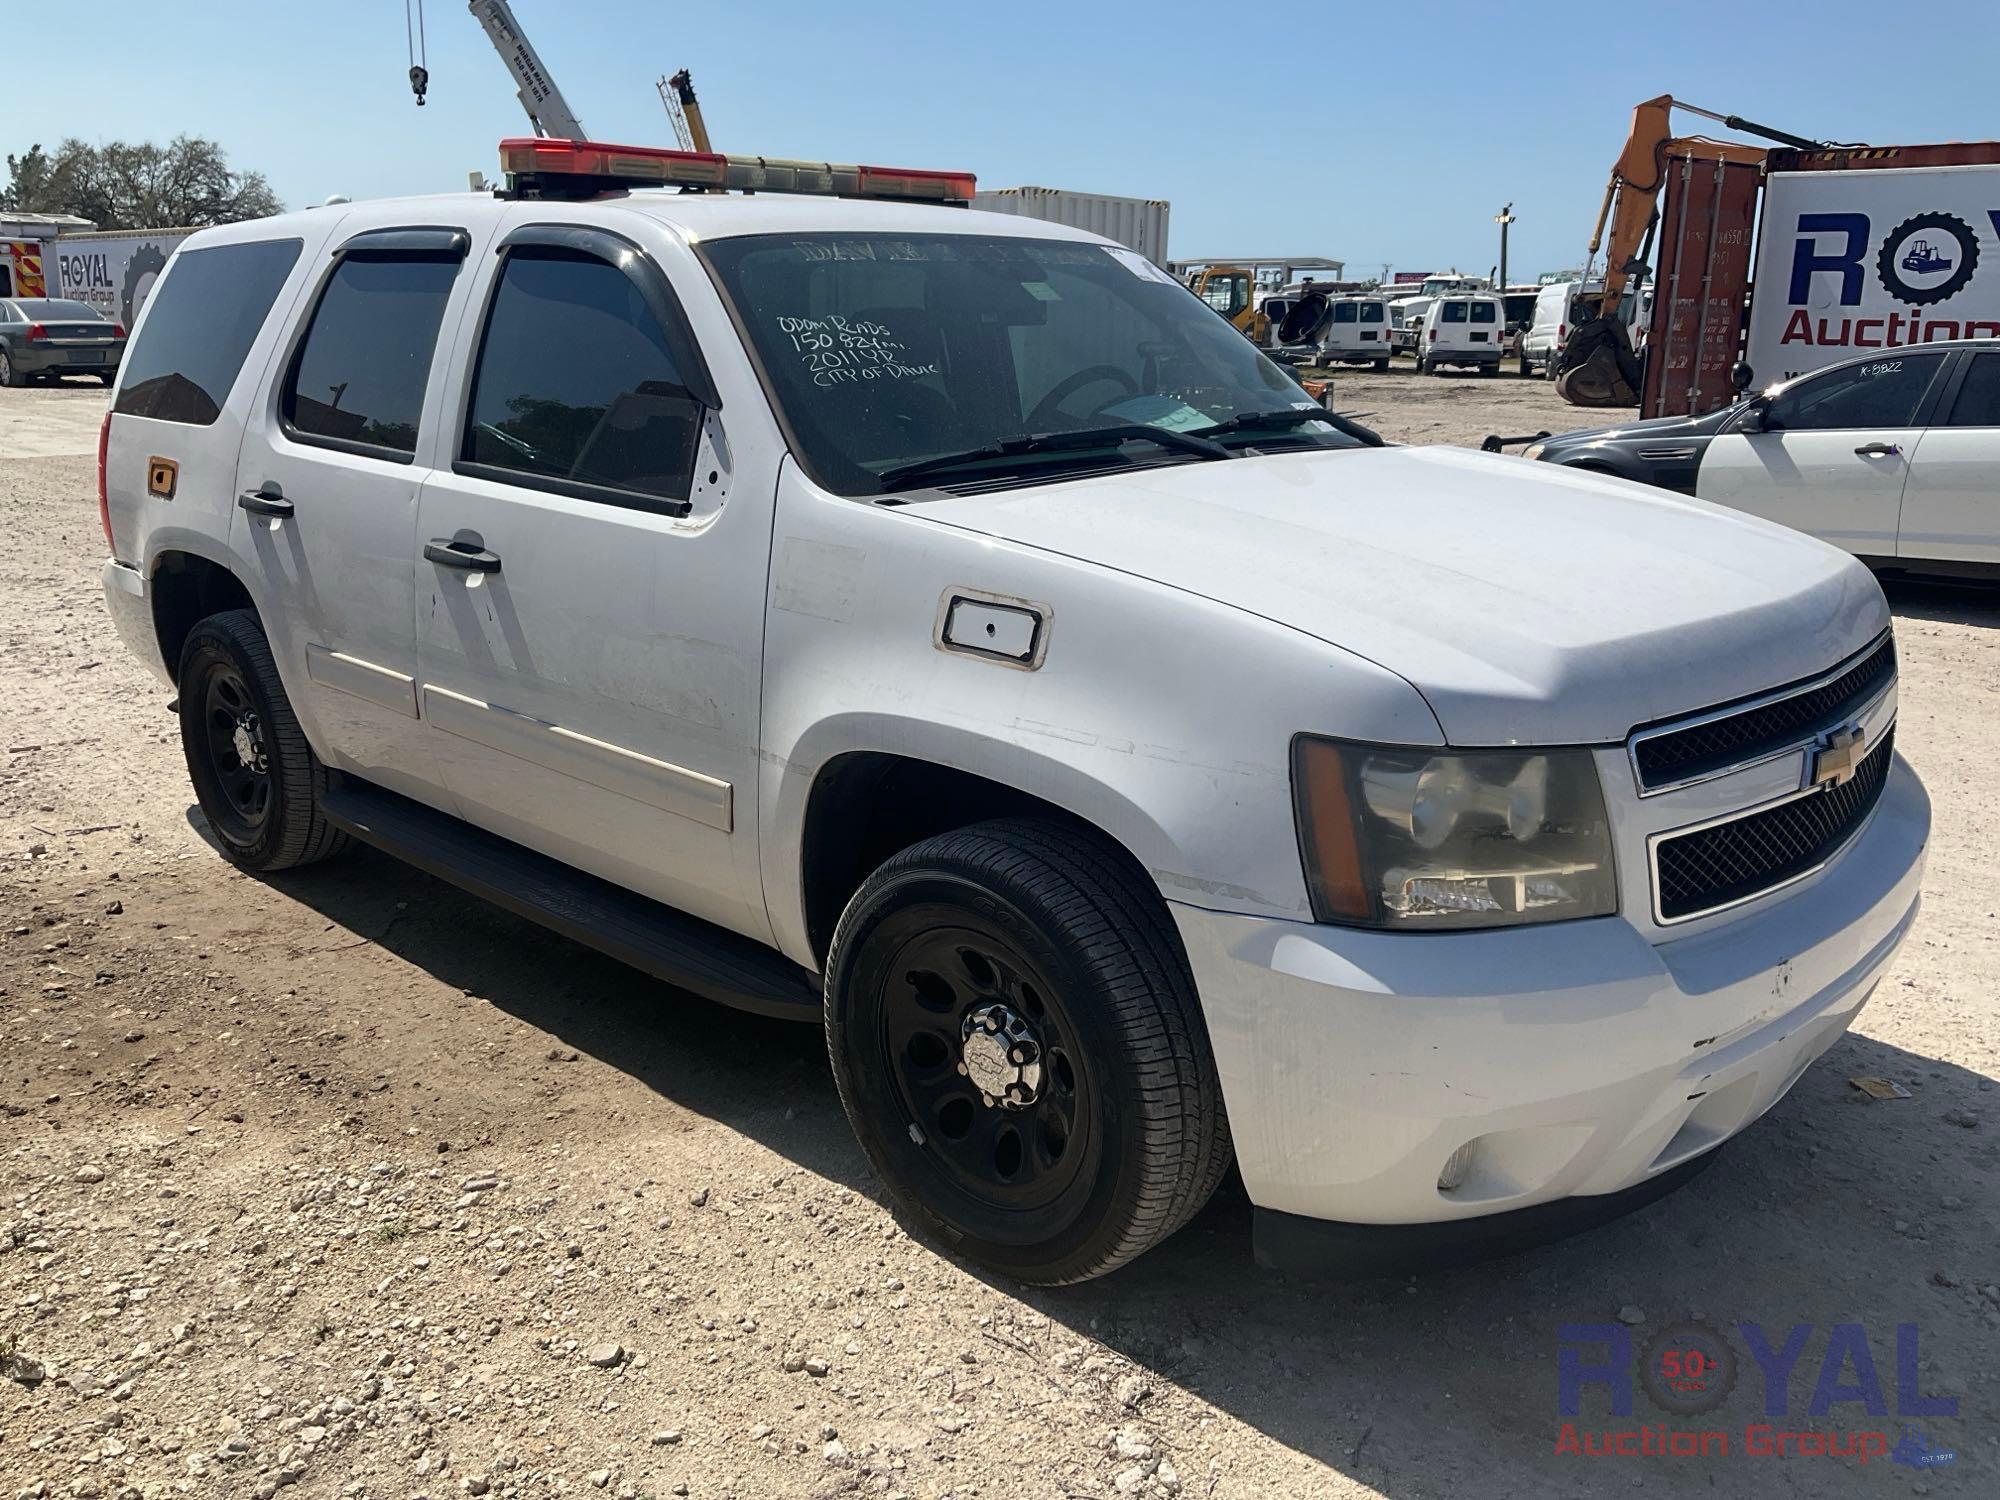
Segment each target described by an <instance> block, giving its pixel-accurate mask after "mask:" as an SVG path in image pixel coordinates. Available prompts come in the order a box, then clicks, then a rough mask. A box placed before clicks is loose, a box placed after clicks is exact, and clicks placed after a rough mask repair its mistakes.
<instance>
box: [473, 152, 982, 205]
mask: <svg viewBox="0 0 2000 1500" xmlns="http://www.w3.org/2000/svg"><path fill="white" fill-rule="evenodd" d="M500 168H501V170H502V171H504V172H505V173H506V174H507V176H508V178H509V179H510V183H509V185H510V188H511V189H512V190H513V191H514V192H516V193H524V194H533V195H536V196H541V197H576V196H587V195H590V194H593V193H601V192H607V191H611V190H615V189H618V188H632V187H680V188H692V189H698V190H699V189H710V190H724V189H732V188H733V189H735V190H736V191H738V192H744V193H817V194H822V195H827V196H832V197H839V198H891V199H896V200H899V201H902V202H906V203H943V204H950V205H954V206H957V207H963V206H965V205H966V204H968V203H970V202H971V201H972V191H973V185H974V178H973V175H972V173H970V172H933V171H926V170H923V169H920V168H915V167H866V166H841V165H838V164H836V163H834V162H824V161H782V160H779V159H777V158H775V157H768V156H726V155H724V154H722V153H721V152H717V151H669V150H666V149H664V148H663V147H659V146H612V145H606V144H604V143H603V142H600V141H565V140H559V139H553V138H550V137H545V136H510V137H509V138H508V139H506V140H504V141H502V142H501V143H500Z"/></svg>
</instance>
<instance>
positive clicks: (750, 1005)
mask: <svg viewBox="0 0 2000 1500" xmlns="http://www.w3.org/2000/svg"><path fill="white" fill-rule="evenodd" d="M330 779H331V780H332V781H333V785H332V786H330V787H329V788H328V789H327V791H326V794H325V796H324V798H323V800H322V802H321V810H322V811H323V812H324V813H325V815H326V818H327V821H328V822H330V823H332V824H333V825H334V826H335V827H336V828H341V829H344V830H345V831H346V832H348V833H350V834H352V835H353V836H354V837H355V838H357V839H360V840H361V841H362V842H363V843H365V844H373V845H374V846H375V847H376V848H377V849H380V850H382V851H383V852H385V853H388V854H393V855H394V856H395V857H396V858H398V859H400V860H403V861H404V862H405V863H408V864H412V865H415V866H416V867H417V868H418V869H420V870H422V871H424V872H425V873H426V874H429V875H435V876H437V877H438V878H439V879H440V880H448V881H450V882H451V883H452V884H453V885H455V886H458V887H460V888H461V889H463V890H467V891H470V892H471V893H472V894H473V895H475V896H479V897H481V898H483V899H485V900H487V901H490V902H492V903H493V904H494V905H495V906H499V907H504V908H505V909H506V910H508V911H511V912H513V913H514V914H515V915H516V916H520V917H526V918H527V919H528V920H529V921H531V922H539V923H541V925H542V926H544V927H547V928H550V929H551V930H553V931H555V932H559V933H561V934H562V935H563V936H564V937H566V938H570V939H573V940H574V941H576V942H579V943H582V944H584V945H585V946H586V947H590V948H595V949H597V950H598V951H599V952H602V953H608V954H609V955H610V956H611V957H613V958H615V959H618V960H620V961H621V962H624V963H628V964H630V965H631V966H632V967H633V968H635V969H641V970H644V971H645V972H646V973H648V974H651V975H652V976H653V977H654V978H656V979H663V980H665V981H666V982H667V983H669V984H672V985H677V986H679V987H680V988H681V989H684V990H691V991H693V992H694V993H695V994H697V995H700V996H702V997H703V998H704V999H708V1000H714V1001H716V1002H718V1003H720V1004H722V1005H729V1006H734V1007H735V1008H736V1009H738V1010H747V1011H753V1012H755V1013H756V1014H758V1015H761V1016H782V1017H784V1018H785V1019H787V1020H794V1021H812V1022H817V1021H818V1020H819V1019H820V1002H819V977H818V976H817V975H815V974H812V973H810V972H808V971H807V970H805V969H802V968H800V967H799V966H798V965H797V964H795V963H793V962H792V961H791V960H790V959H788V958H786V957H785V956H784V955H783V954H780V953H777V952H775V951H773V950H772V949H770V948H767V947H765V946H764V945H763V944H761V943H758V942H754V941H752V940H751V939H749V938H746V937H742V936H740V935H739V934H737V933H734V932H730V931H729V930H727V929H726V928H722V927H717V926H716V925H715V924H714V923H712V922H704V921H702V920H701V919H700V918H699V917H691V916H688V915H687V914H686V913H685V912H679V911H675V910H674V909H673V908H672V907H670V906H663V905H662V904H660V903H659V902H657V901H652V900H649V899H647V898H646V897H644V896H639V895H635V894H633V893H632V892H631V891H628V890H624V889H621V888H620V887H618V886H615V885H613V884H611V882H609V881H607V880H599V879H598V878H597V877H596V876H594V875H586V874H584V873H583V872H582V871H581V870H577V869H574V868H572V867H571V866H569V865H566V864H564V863H562V862H561V861H560V860H555V859H550V858H549V857H548V856H547V855H545V854H537V853H535V852H534V850H532V849H525V848H523V847H522V846H521V845H519V844H516V843H514V842H513V841H512V840H509V839H503V838H501V837H500V836H499V835H497V834H492V833H488V832H486V831H485V830H484V829H482V828H475V827H473V826H472V825H471V824H470V823H467V822H464V821H463V820H461V819H459V818H454V817H452V816H451V815H450V814H448V813H441V812H438V811H436V810H435V809H433V808H429V807H425V806H424V805H423V804H422V803H420V802H413V801H411V800H410V799H409V798H407V797H402V796H398V795H397V794H396V793H394V792H387V791H384V790H382V788H380V787H377V786H371V785H370V784H369V783H367V782H365V781H359V780H357V779H355V778H354V777H352V776H336V777H332V778H330Z"/></svg>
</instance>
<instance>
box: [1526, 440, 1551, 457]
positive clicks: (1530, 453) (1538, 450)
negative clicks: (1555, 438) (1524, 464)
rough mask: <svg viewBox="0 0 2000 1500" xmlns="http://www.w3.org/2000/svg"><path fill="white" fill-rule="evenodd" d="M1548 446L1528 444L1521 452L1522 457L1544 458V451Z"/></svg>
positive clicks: (1545, 444) (1544, 444)
mask: <svg viewBox="0 0 2000 1500" xmlns="http://www.w3.org/2000/svg"><path fill="white" fill-rule="evenodd" d="M1547 446H1548V444H1547V443H1530V444H1528V446H1527V447H1525V448H1523V449H1522V450H1521V457H1523V458H1540V457H1541V456H1542V449H1544V448H1546V447H1547Z"/></svg>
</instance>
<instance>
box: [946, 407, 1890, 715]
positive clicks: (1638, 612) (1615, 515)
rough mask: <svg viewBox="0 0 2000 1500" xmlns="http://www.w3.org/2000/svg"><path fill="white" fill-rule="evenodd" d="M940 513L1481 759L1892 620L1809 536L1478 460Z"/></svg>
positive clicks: (1820, 653)
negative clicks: (1167, 604)
mask: <svg viewBox="0 0 2000 1500" xmlns="http://www.w3.org/2000/svg"><path fill="white" fill-rule="evenodd" d="M923 510H924V513H925V514H926V515H928V516H929V517H930V518H932V519H935V520H937V521H940V522H943V523H945V524H948V525H952V526H958V527H963V528H966V529H969V530H972V531H977V532H983V533H986V534H988V535H991V536H995V537H1001V538H1005V539H1007V540H1009V541H1014V542H1019V543H1022V544H1024V545H1027V546H1031V547H1036V548H1040V549H1043V550H1045V551H1048V552H1053V553H1060V554H1062V555H1064V556H1067V557H1074V558H1078V559H1081V560H1084V561H1088V562H1092V563H1097V564H1100V565H1102V566H1104V567H1108V568H1116V569H1118V570H1119V571H1121V572H1125V573H1132V574H1136V575H1139V576H1141V577H1145V578H1150V579H1154V580H1157V581H1158V582H1160V583H1163V584H1168V585H1170V586H1172V587H1174V588H1178V589H1184V590H1186V591H1187V592H1189V593H1191V594H1199V595H1201V596H1202V597H1204V598H1207V599H1213V600H1217V601H1219V602H1221V603H1225V604H1230V605H1234V606H1235V607H1237V608H1239V609H1243V610H1247V611H1249V612H1250V613H1252V614H1256V615H1261V616H1263V617H1265V618H1267V619H1271V620H1274V621H1277V622H1279V623H1281V624H1284V625H1289V626H1291V627H1292V628H1294V629H1297V630H1300V631H1303V632H1305V633H1306V634H1308V635H1312V636H1316V637H1318V638H1319V639H1321V640H1323V641H1327V642H1329V643H1330V644H1332V645H1335V646H1339V647H1341V648H1343V649H1345V650H1347V651H1350V652H1353V653H1355V654H1357V655H1359V656H1362V657H1365V658H1367V659H1368V660H1370V661H1372V662H1375V663H1376V664H1378V665H1380V666H1383V667H1386V668H1388V669H1389V670H1390V671H1392V672H1395V673H1397V674H1399V675H1400V676H1402V677H1403V678H1405V679H1406V680H1407V681H1409V682H1410V683H1411V684H1412V685H1413V686H1414V687H1415V688H1416V689H1417V690H1418V691H1419V692H1421V693H1422V694H1423V695H1424V697H1425V699H1426V700H1427V701H1428V702H1429V703H1430V705H1431V710H1432V712H1433V713H1435V714H1436V715H1437V718H1438V722H1439V724H1440V725H1441V726H1442V727H1443V729H1444V733H1445V738H1446V740H1447V741H1448V742H1450V743H1452V744H1460V745H1509V744H1605V743H1610V742H1613V741H1617V740H1621V739H1623V738H1624V737H1625V735H1626V733H1627V732H1628V731H1629V730H1631V729H1632V728H1633V727H1634V726H1635V725H1638V724H1644V723H1647V722H1650V721H1652V720H1655V719H1661V718H1666V717H1669V716H1672V715H1676V714H1682V713H1687V712H1690V711H1692V710H1695V709H1701V708H1707V707H1710V706H1712V705H1714V704H1718V703H1723V702H1726V701H1728V700H1730V699H1733V698H1739V697H1743V696H1745V695H1747V694H1750V693H1755V692H1761V691H1763V690H1765V689H1768V688H1772V687H1776V686H1778V685H1780V684H1782V683H1787V682H1792V681H1796V680H1797V679H1799V678H1803V677H1809V676H1812V675H1814V674H1815V673H1818V672H1821V671H1824V670H1825V669H1826V668H1827V667H1829V666H1831V665H1833V664H1834V663H1835V662H1837V661H1839V660H1840V659H1841V658H1842V657H1844V656H1846V655H1849V654H1850V653H1852V652H1854V651H1857V650H1859V649H1860V648H1861V647H1862V646H1864V645H1866V644H1867V643H1868V642H1869V641H1870V640H1871V639H1873V638H1874V637H1875V636H1876V635H1877V634H1879V633H1880V632H1881V631H1882V630H1883V629H1884V627H1885V626H1886V625H1887V624H1888V621H1889V610H1888V605H1887V604H1886V603H1885V602H1884V600H1883V598H1882V591H1881V589H1880V588H1878V587H1877V586H1876V583H1875V580H1874V579H1873V578H1872V577H1871V576H1870V575H1869V573H1868V571H1867V570H1866V569H1865V568H1863V567H1862V566H1861V564H1860V563H1858V562H1857V561H1855V560H1854V559H1853V558H1851V557H1849V556H1848V555H1847V554H1846V553H1844V552H1840V551H1838V550H1836V549H1835V548H1833V547H1829V546H1827V545H1826V544H1825V543H1823V542H1819V541H1816V540H1814V539H1813V538H1811V537H1808V536H1806V535H1804V534H1803V533H1800V532H1796V531H1790V530H1787V529H1785V528H1783V527H1780V526H1776V525H1773V524H1771V523H1769V522H1766V521H1760V520H1758V519H1756V518H1754V517H1751V516H1746V515H1743V514H1741V513H1739V512H1735V511H1729V510H1724V509H1722V508H1720V507H1718V506H1713V505H1709V504H1706V503H1704V502H1702V501H1699V500H1691V499H1685V498H1683V497H1680V496H1676V495H1671V494H1668V493H1666V492H1664V491H1661V490H1657V489H1653V488H1650V487H1647V486H1643V485H1637V484H1629V483H1627V482H1626V481H1624V480H1621V479H1611V478H1608V477H1606V476H1603V475H1596V474H1589V473H1584V472H1582V471H1579V470H1573V469H1564V468H1560V467H1557V466H1555V465H1552V464H1545V463H1536V462H1531V461H1529V460H1526V459H1519V458H1510V457H1502V456H1500V455H1495V454H1483V453H1474V452H1471V451H1468V450H1465V449H1460V448H1441V447H1440V448H1362V449H1343V450H1338V451H1322V452H1315V453H1297V454H1272V455H1268V456H1263V457H1254V458H1246V459H1238V460H1235V461H1231V462H1223V463H1190V464H1181V465H1174V466H1168V467H1161V468H1156V469H1147V470H1144V471H1140V472H1137V473H1132V474H1112V475H1100V476H1097V477H1093V478H1087V479H1078V480H1072V481H1068V482H1065V483H1060V484H1050V485H1041V486H1036V487H1033V488H1029V489H1022V490H1013V491H1006V492H1001V493H997V494H985V495H978V496H964V497H959V498H954V499H943V500H939V501H936V502H934V503H933V504H931V505H927V506H925V507H924V508H923Z"/></svg>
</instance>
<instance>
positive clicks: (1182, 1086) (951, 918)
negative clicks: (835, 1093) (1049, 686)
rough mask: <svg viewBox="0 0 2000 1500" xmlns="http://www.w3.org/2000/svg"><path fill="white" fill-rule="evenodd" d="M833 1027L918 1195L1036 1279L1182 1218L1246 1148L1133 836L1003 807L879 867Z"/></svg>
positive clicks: (885, 1156) (861, 1104) (1101, 1268)
mask: <svg viewBox="0 0 2000 1500" xmlns="http://www.w3.org/2000/svg"><path fill="white" fill-rule="evenodd" d="M826 1017H827V1048H828V1053H829V1055H830V1057H831V1059H832V1063H833V1069H834V1075H835V1078H836V1081H837V1082H838V1083H839V1086H840V1094H841V1101H842V1103H843V1105H844V1106H845V1107H846V1110H847V1115H848V1119H849V1122H850V1123H851V1124H852V1125H853V1127H854V1130H855V1133H856V1135H857V1136H858V1137H859V1138H860V1140H861V1144H862V1146H863V1148H864V1150H866V1152H867V1153H868V1156H869V1160H870V1162H871V1163H872V1164H873V1166H874V1167H875V1169H876V1171H877V1172H878V1173H879V1174H880V1175H881V1176H882V1178H883V1180H884V1181H885V1182H886V1183H887V1184H888V1185H889V1187H890V1189H891V1191H892V1192H893V1193H894V1195H895V1196H896V1198H897V1199H898V1201H899V1202H900V1203H901V1204H902V1206H903V1207H904V1209H905V1210H906V1211H907V1212H908V1213H910V1214H911V1216H912V1217H914V1218H917V1219H919V1220H920V1221H921V1222H923V1223H924V1224H925V1225H927V1226H928V1227H929V1228H930V1229H931V1230H932V1231H933V1232H934V1233H936V1234H937V1235H938V1236H940V1237H941V1238H943V1239H944V1240H946V1241H947V1242H948V1243H950V1244H951V1245H952V1246H953V1247H954V1248H956V1249H958V1250H959V1251H961V1252H962V1253H964V1254H965V1255H967V1256H968V1257H969V1258H971V1259H973V1260H975V1261H977V1262H979V1263H980V1264H982V1265H985V1266H988V1267H991V1268H992V1269H994V1270H997V1271H1001V1272H1004V1273H1006V1274H1008V1275H1010V1276H1014V1277H1016V1278H1018V1279H1020V1280H1023V1281H1031V1282H1040V1283H1045V1284H1059V1283H1064V1282H1072V1281H1082V1280H1086V1279H1088V1278H1090V1277H1092V1276H1099V1275H1102V1274H1104V1273H1105V1272H1107V1271H1110V1270H1113V1269H1115V1268H1116V1267H1117V1266H1120V1265H1122V1264H1124V1263H1125V1262H1126V1261H1128V1260H1130V1259H1131V1258H1132V1257H1134V1256H1136V1255H1138V1254H1140V1253H1141V1252H1142V1251H1144V1250H1146V1249H1148V1248H1149V1247H1150V1246H1152V1245H1153V1244H1155V1243H1157V1242H1158V1241H1159V1240H1161V1239H1163V1238H1165V1237H1166V1236H1167V1235H1169V1234H1171V1233H1172V1232H1173V1231H1174V1230H1175V1229H1177V1228H1179V1227H1180V1226H1181V1225H1182V1224H1183V1223H1185V1222H1186V1221H1187V1220H1188V1219H1189V1218H1191V1217H1192V1216H1193V1215H1194V1213H1195V1212H1196V1211H1197V1210H1198V1209H1199V1208H1200V1207H1201V1206H1202V1204H1203V1203H1205V1202H1206V1201H1207V1200H1208V1197H1209V1195H1210V1194H1211V1193H1212V1192H1213V1191H1214V1189H1215V1186H1216V1184H1217V1182H1219V1181H1220V1180H1221V1177H1222V1174H1223V1172H1224V1171H1225V1170H1226V1169H1227V1167H1228V1164H1229V1159H1230V1151H1229V1135H1228V1126H1227V1123H1226V1121H1225V1119H1224V1116H1223V1111H1222V1101H1221V1089H1220V1084H1219V1082H1218V1080H1217V1078H1216V1075H1215V1062H1214V1057H1213V1055H1212V1053H1211V1051H1210V1049H1209V1045H1208V1035H1207V1032H1206V1029H1205V1028H1204V1026H1203V1023H1202V1019H1201V1015H1200V1007H1199V1004H1198V1002H1197V1000H1196V998H1195V993H1194V986H1193V982H1192V979H1191V976H1190V975H1189V973H1188V970H1187V960H1186V956H1185V954H1184V953H1183V952H1182V951H1181V948H1180V942H1179V936H1178V934H1177V933H1176V932H1175V931H1174V928H1173V925H1172V922H1171V919H1170V918H1169V917H1168V916H1167V913H1166V910H1165V906H1164V904H1163V903H1162V902H1161V900H1160V898H1159V895H1158V892H1157V890H1155V889H1153V888H1152V887H1151V884H1150V882H1148V881H1146V880H1145V879H1144V877H1143V875H1142V874H1141V872H1139V871H1138V870H1137V869H1136V867H1134V866H1132V865H1131V863H1130V862H1129V861H1128V860H1126V859H1125V858H1124V857H1123V856H1122V855H1120V854H1119V853H1118V851H1116V850H1114V849H1112V848H1110V847H1108V846H1106V845H1104V844H1102V843H1101V842H1100V841H1098V840H1096V839H1093V838H1091V837H1090V836H1089V835H1087V834H1085V833H1082V832H1079V831H1077V830H1073V829H1070V828H1067V827H1063V826H1060V825H1056V824H1050V823H1041V822H1033V821H1027V820H1019V821H1016V820H1008V821H1002V822H993V823H986V824H981V825H979V826H977V827H974V828H968V829H963V830H959V831H957V832H953V833H948V834H942V835H939V836H938V837H936V838H932V839H927V840H925V841H924V842H922V843H920V844H917V845H915V846H913V847H911V848H910V849H907V850H905V851H903V853H901V854H899V855H897V856H896V857H895V858H893V859H891V860H889V861H888V862H887V863H886V864H884V865H883V866H882V867H881V868H880V869H879V870H877V871H876V872H875V873H874V874H873V875H872V876H870V877H869V879H868V880H867V881H866V882H864V884H863V885H862V888H861V890H860V891H858V892H857V893H856V894H855V896H854V899H853V900H852V901H851V902H849V904H848V907H847V910H846V911H845V912H844V913H843V915H842V917H841V920H840V925H839V928H838V930H837V931H836V933H835V935H834V941H833V949H832V952H831V953H830V955H829V958H828V964H827V979H826Z"/></svg>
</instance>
